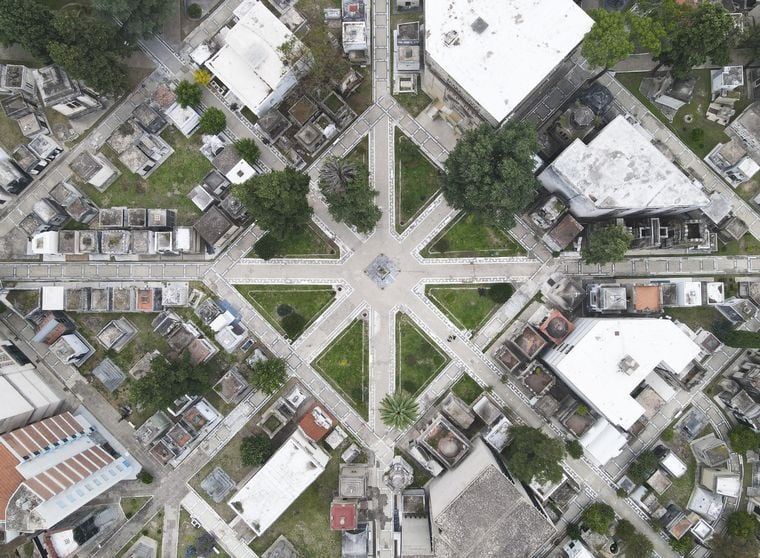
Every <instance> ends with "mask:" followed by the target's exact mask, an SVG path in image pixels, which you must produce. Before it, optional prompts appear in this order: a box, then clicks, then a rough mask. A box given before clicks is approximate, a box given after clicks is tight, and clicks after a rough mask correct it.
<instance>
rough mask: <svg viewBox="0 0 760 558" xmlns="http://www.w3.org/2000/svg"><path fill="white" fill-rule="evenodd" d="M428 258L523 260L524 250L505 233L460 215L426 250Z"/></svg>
mask: <svg viewBox="0 0 760 558" xmlns="http://www.w3.org/2000/svg"><path fill="white" fill-rule="evenodd" d="M422 255H423V256H425V257H428V258H471V257H479V258H487V257H488V258H493V257H502V256H525V255H526V252H525V249H524V248H523V247H522V246H520V244H519V243H518V242H517V241H516V240H515V239H513V238H512V237H511V236H510V235H509V233H507V232H506V231H504V230H502V229H500V228H498V227H495V226H492V225H488V224H486V223H484V222H483V221H481V220H480V219H478V218H477V217H475V216H474V215H472V214H469V213H461V214H460V215H459V216H458V217H455V218H454V220H453V221H452V222H451V223H450V224H449V225H448V226H447V227H446V228H444V229H443V230H442V231H441V232H440V233H439V234H438V236H436V237H435V238H434V239H433V240H432V242H431V243H430V244H429V245H428V246H427V247H425V249H424V250H423V251H422Z"/></svg>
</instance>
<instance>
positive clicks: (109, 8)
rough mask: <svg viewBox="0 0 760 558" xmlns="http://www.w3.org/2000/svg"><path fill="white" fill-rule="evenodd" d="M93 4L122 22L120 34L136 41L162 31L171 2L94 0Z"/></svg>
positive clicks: (163, 0) (125, 38) (158, 0)
mask: <svg viewBox="0 0 760 558" xmlns="http://www.w3.org/2000/svg"><path fill="white" fill-rule="evenodd" d="M92 6H93V7H94V8H95V9H96V10H98V11H99V12H100V13H101V14H103V15H104V16H106V17H115V18H117V19H118V20H119V21H120V22H121V30H120V33H119V36H120V37H121V38H123V39H124V40H128V41H134V40H135V39H139V38H140V37H146V36H148V35H151V34H152V33H158V32H159V31H161V26H162V25H163V23H164V20H165V19H166V15H167V14H168V13H169V9H170V7H171V2H167V1H166V0H92Z"/></svg>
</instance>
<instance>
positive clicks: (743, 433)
mask: <svg viewBox="0 0 760 558" xmlns="http://www.w3.org/2000/svg"><path fill="white" fill-rule="evenodd" d="M728 439H729V440H730V441H731V447H732V448H733V449H734V451H735V452H737V453H741V454H744V453H746V452H747V451H749V450H754V449H757V447H758V446H760V434H758V433H757V432H755V431H754V430H752V429H751V428H749V427H748V426H744V425H743V424H740V425H739V426H736V427H735V428H733V429H732V430H731V432H730V433H729V434H728Z"/></svg>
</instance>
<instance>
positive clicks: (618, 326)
mask: <svg viewBox="0 0 760 558" xmlns="http://www.w3.org/2000/svg"><path fill="white" fill-rule="evenodd" d="M699 352H700V348H699V346H698V345H697V344H696V343H694V341H692V340H691V338H690V337H689V336H688V335H687V334H686V333H685V332H684V331H682V330H681V329H680V328H679V327H678V326H677V325H676V324H674V323H673V322H672V321H670V320H660V319H656V318H620V319H612V318H609V319H605V318H579V319H578V320H576V321H575V330H574V331H573V332H572V333H571V334H570V335H569V336H568V337H567V339H565V340H564V341H563V343H562V344H561V345H560V346H559V347H556V348H553V349H551V350H550V351H549V353H548V354H547V355H546V356H545V357H544V361H546V363H547V364H548V365H549V366H551V367H552V368H553V369H554V370H555V371H556V372H557V374H559V376H560V377H561V378H562V379H563V380H564V381H565V382H566V383H567V384H568V385H569V386H570V387H571V388H573V390H574V391H575V392H576V393H578V394H579V395H580V396H581V397H583V398H584V399H586V401H588V402H589V403H590V404H591V406H592V407H594V408H595V409H596V410H597V411H599V413H601V414H602V415H603V416H604V417H605V418H606V419H607V420H608V421H609V422H611V423H612V424H614V425H617V426H619V427H621V428H623V429H624V430H628V429H629V428H630V427H631V426H633V424H634V423H635V422H636V421H637V420H638V419H639V417H641V415H642V414H643V413H644V408H643V407H642V406H641V405H640V404H639V403H638V402H637V401H636V400H635V399H634V398H633V397H631V392H632V391H633V390H634V389H635V388H636V386H638V385H639V384H640V383H641V382H642V381H644V380H645V379H646V377H647V376H649V374H650V373H651V372H652V371H653V370H654V368H655V366H658V365H665V366H666V367H667V368H669V369H670V370H672V371H673V372H674V373H675V374H680V373H681V372H683V371H684V369H685V368H686V366H687V365H688V364H689V363H690V362H691V361H692V360H693V359H694V358H696V357H697V356H698V355H699Z"/></svg>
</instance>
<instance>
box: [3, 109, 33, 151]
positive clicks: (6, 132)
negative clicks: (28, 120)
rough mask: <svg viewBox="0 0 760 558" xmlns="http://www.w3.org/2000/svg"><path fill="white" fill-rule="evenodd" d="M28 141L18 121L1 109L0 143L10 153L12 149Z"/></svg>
mask: <svg viewBox="0 0 760 558" xmlns="http://www.w3.org/2000/svg"><path fill="white" fill-rule="evenodd" d="M26 141H27V140H26V138H25V137H24V134H22V133H21V128H19V127H18V123H17V122H16V121H15V120H13V119H12V118H8V117H7V116H5V113H4V112H3V111H0V145H2V146H3V147H4V148H5V151H6V153H8V154H9V155H10V153H11V151H13V150H14V149H16V147H18V146H19V145H21V144H22V143H26Z"/></svg>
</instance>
